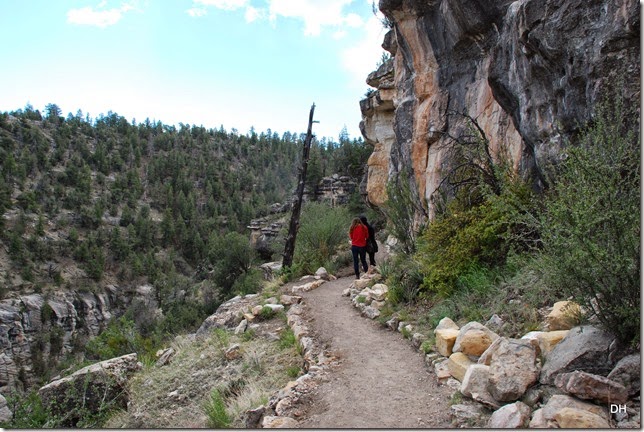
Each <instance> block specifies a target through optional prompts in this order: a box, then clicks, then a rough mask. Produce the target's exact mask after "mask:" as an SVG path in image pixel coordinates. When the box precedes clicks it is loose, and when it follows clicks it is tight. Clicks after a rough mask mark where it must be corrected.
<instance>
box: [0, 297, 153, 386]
mask: <svg viewBox="0 0 644 432" xmlns="http://www.w3.org/2000/svg"><path fill="white" fill-rule="evenodd" d="M133 301H140V302H142V304H144V305H145V307H146V309H148V310H151V311H153V310H155V309H156V307H157V306H156V302H155V300H154V296H153V292H152V287H150V286H147V285H144V286H141V287H138V288H137V289H134V290H124V289H122V288H119V287H116V286H114V285H108V286H107V287H105V289H104V291H102V292H98V293H92V292H88V291H85V292H54V293H50V294H48V295H47V296H46V297H45V296H43V295H42V294H36V293H34V294H29V295H23V296H19V297H16V298H10V299H6V300H3V301H0V392H7V393H9V392H10V391H11V390H12V389H16V388H20V387H23V386H24V387H29V386H30V385H31V384H33V383H32V378H33V373H34V372H35V371H37V369H38V368H39V367H40V364H42V363H43V362H45V363H46V362H49V361H50V360H51V359H55V358H59V357H61V356H62V355H64V354H65V353H69V352H71V351H72V350H73V349H74V344H75V343H77V342H79V341H81V340H82V339H83V338H89V337H93V336H96V335H98V334H99V333H100V332H101V331H102V330H103V328H104V327H105V326H106V325H107V323H108V321H109V320H110V319H111V318H112V317H113V316H120V315H121V314H123V312H124V311H125V310H126V309H127V307H128V305H130V304H132V302H133Z"/></svg>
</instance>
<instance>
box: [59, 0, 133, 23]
mask: <svg viewBox="0 0 644 432" xmlns="http://www.w3.org/2000/svg"><path fill="white" fill-rule="evenodd" d="M106 5H107V2H106V1H102V2H101V3H99V5H98V6H97V8H96V9H94V8H93V7H91V6H86V7H83V8H79V9H70V10H69V11H68V12H67V22H68V23H71V24H78V25H88V26H94V27H100V28H105V27H109V26H111V25H114V24H116V23H117V22H119V21H120V20H121V18H123V14H125V13H126V12H128V11H131V10H133V9H134V6H132V5H131V4H128V3H123V4H122V5H121V7H120V8H112V9H105V10H102V9H103V8H104V7H105V6H106Z"/></svg>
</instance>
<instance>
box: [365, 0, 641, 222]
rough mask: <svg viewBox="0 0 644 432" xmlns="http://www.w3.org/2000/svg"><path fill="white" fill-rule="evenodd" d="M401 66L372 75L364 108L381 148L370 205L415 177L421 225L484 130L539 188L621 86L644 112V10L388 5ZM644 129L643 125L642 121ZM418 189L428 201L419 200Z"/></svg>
mask: <svg viewBox="0 0 644 432" xmlns="http://www.w3.org/2000/svg"><path fill="white" fill-rule="evenodd" d="M379 7H380V10H381V11H382V12H383V13H384V15H385V17H386V21H387V22H386V24H387V25H388V26H389V27H390V31H389V32H388V33H387V34H386V35H385V38H384V41H383V44H382V46H383V48H384V49H385V50H386V51H388V52H389V53H391V55H392V59H391V60H389V61H387V62H385V64H383V65H382V66H380V67H379V68H378V70H376V71H374V72H372V73H371V74H370V75H369V77H368V78H367V83H368V84H369V85H370V86H372V87H374V88H375V89H376V90H375V91H371V92H370V93H369V95H368V97H367V98H366V99H364V100H362V101H361V102H360V107H361V111H362V115H363V121H362V122H361V131H362V134H363V136H364V137H365V140H366V141H367V142H368V143H370V144H372V145H373V146H374V151H373V154H372V155H371V157H370V158H369V161H368V167H369V169H368V179H367V185H366V192H367V198H368V200H369V202H371V203H372V204H374V205H382V204H383V203H385V201H386V199H387V194H386V184H387V182H390V181H395V182H401V181H407V182H410V185H411V186H412V190H413V191H414V195H415V201H416V206H417V217H418V219H419V220H421V221H422V220H423V219H426V218H427V217H429V218H431V217H432V215H433V214H434V211H435V207H434V195H435V194H434V192H435V191H436V190H437V188H438V187H439V185H440V183H441V180H442V179H443V177H444V175H445V172H446V170H447V169H448V167H449V157H448V154H449V149H450V146H453V143H454V137H458V136H460V135H462V134H463V131H466V130H467V128H468V127H469V128H471V127H472V123H473V121H475V122H476V124H477V125H478V126H479V127H480V129H481V131H482V132H483V133H484V135H485V138H486V139H487V141H488V143H489V147H490V150H491V151H492V153H493V156H494V157H495V158H498V157H499V155H500V154H504V155H505V156H506V157H507V159H509V161H510V162H511V163H512V165H513V167H514V169H515V170H516V171H517V172H518V173H520V174H521V175H522V176H523V177H524V178H526V179H528V180H529V181H531V182H532V184H533V186H534V188H535V189H543V188H544V187H546V186H547V179H546V178H545V176H544V174H543V167H544V166H545V165H546V164H547V162H548V161H551V160H556V159H557V158H558V157H559V156H560V155H561V149H562V146H564V145H565V143H566V140H567V139H568V138H570V137H572V136H573V135H574V134H575V133H576V132H577V131H578V130H579V128H580V127H581V125H583V124H585V123H586V122H587V121H588V120H589V119H591V118H592V116H593V114H594V113H595V111H596V107H597V104H598V103H599V102H601V100H602V97H603V95H605V94H606V93H607V92H608V91H610V90H611V89H615V87H618V88H617V90H618V92H619V93H621V94H622V95H623V96H624V99H625V101H626V103H627V104H629V105H633V106H637V107H638V108H639V98H640V29H639V26H640V5H639V3H638V2H637V1H636V0H583V1H582V0H516V1H511V0H498V1H494V2H490V1H487V0H425V1H420V0H381V1H380V4H379ZM638 127H639V125H638ZM416 192H417V194H416Z"/></svg>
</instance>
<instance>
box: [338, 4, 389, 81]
mask: <svg viewBox="0 0 644 432" xmlns="http://www.w3.org/2000/svg"><path fill="white" fill-rule="evenodd" d="M385 32H386V30H385V29H384V28H383V27H382V23H381V22H380V20H379V19H378V18H377V17H375V16H373V17H371V18H369V20H368V21H367V22H366V24H365V31H364V36H363V38H362V39H361V40H360V41H358V42H357V43H356V44H354V45H353V46H351V47H349V48H347V49H345V50H344V51H343V52H342V65H343V66H344V68H345V69H347V70H348V71H349V72H350V73H351V75H352V77H353V79H352V84H353V85H354V86H356V87H358V86H362V87H364V88H366V86H367V85H366V84H365V79H366V78H367V75H369V73H370V72H372V71H374V70H375V69H376V64H377V63H378V61H379V60H380V58H381V57H382V53H383V50H382V47H381V46H380V45H381V44H382V39H383V37H384V35H385Z"/></svg>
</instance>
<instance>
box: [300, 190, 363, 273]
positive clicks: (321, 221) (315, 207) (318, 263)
mask: <svg viewBox="0 0 644 432" xmlns="http://www.w3.org/2000/svg"><path fill="white" fill-rule="evenodd" d="M350 224H351V215H350V214H349V211H348V210H347V209H346V208H345V207H329V206H328V205H326V204H323V203H317V202H310V203H307V204H306V205H305V206H304V208H303V211H302V217H301V220H300V229H299V231H298V233H297V242H296V245H295V255H294V257H293V263H294V265H295V266H299V267H300V268H301V271H302V272H303V273H308V274H311V273H313V272H315V271H316V270H317V269H318V268H319V267H329V264H330V263H331V261H332V257H333V256H334V255H335V254H336V252H337V251H338V248H339V247H340V246H341V245H344V244H346V245H347V249H349V246H348V240H349V237H348V232H349V226H350Z"/></svg>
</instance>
